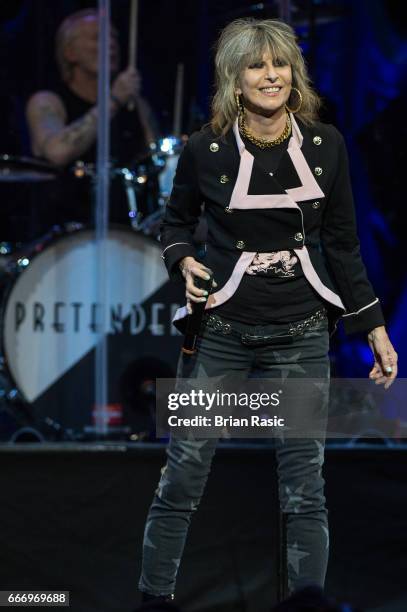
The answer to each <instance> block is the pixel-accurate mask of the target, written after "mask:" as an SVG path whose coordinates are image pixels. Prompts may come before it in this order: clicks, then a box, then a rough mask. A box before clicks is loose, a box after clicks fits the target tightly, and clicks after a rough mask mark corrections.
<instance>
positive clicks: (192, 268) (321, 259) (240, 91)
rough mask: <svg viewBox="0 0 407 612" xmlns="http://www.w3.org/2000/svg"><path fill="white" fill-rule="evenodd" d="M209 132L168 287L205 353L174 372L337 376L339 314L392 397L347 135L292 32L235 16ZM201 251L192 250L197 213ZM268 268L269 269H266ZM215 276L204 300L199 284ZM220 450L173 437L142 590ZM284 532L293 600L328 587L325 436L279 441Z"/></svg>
mask: <svg viewBox="0 0 407 612" xmlns="http://www.w3.org/2000/svg"><path fill="white" fill-rule="evenodd" d="M215 64H216V93H215V96H214V99H213V116H212V120H211V123H210V125H208V126H206V127H204V128H203V129H202V130H201V131H200V132H198V133H195V134H193V135H192V136H191V138H190V139H189V141H188V143H187V145H186V147H185V149H184V151H183V153H182V155H181V157H180V160H179V164H178V169H177V173H176V176H175V179H174V186H173V191H172V195H171V198H170V200H169V202H168V205H167V209H166V214H165V219H164V222H163V226H162V235H161V240H162V245H163V258H164V261H165V264H166V266H167V268H168V271H169V274H170V277H171V278H173V279H177V278H180V279H182V278H183V279H184V280H185V284H186V298H187V304H186V306H184V307H182V308H180V309H179V310H178V311H177V313H176V315H175V318H174V324H175V325H176V326H177V328H178V329H180V330H181V331H183V330H184V329H185V324H186V321H187V318H188V314H189V313H190V312H191V306H192V303H199V302H202V303H205V315H204V324H203V326H202V329H201V332H200V334H199V338H198V342H197V351H196V352H195V353H194V354H192V355H188V354H185V353H182V354H181V357H180V360H179V364H178V373H177V374H178V377H179V378H189V377H197V376H199V377H215V376H222V375H224V374H228V373H230V372H233V373H235V374H237V375H239V376H241V377H248V376H250V374H251V373H252V372H253V371H256V375H257V377H259V376H260V377H263V378H280V379H283V380H285V379H287V378H288V379H295V378H298V379H306V378H314V379H315V378H318V379H323V380H328V379H329V358H328V349H329V335H330V333H333V332H334V331H335V329H336V323H337V321H338V319H339V318H342V320H343V323H344V326H345V330H346V332H347V333H354V332H365V333H367V337H368V342H369V345H370V347H371V349H372V353H373V358H374V364H373V367H372V369H371V371H370V374H369V376H370V378H371V379H372V380H373V381H375V382H376V383H377V384H384V386H385V388H388V387H389V385H390V384H391V383H392V382H393V380H394V378H395V377H396V375H397V354H396V353H395V351H394V349H393V346H392V344H391V342H390V340H389V337H388V335H387V333H386V329H385V326H384V319H383V314H382V311H381V307H380V303H379V300H378V298H377V297H376V296H375V294H374V292H373V289H372V286H371V284H370V282H369V280H368V278H367V275H366V270H365V267H364V264H363V262H362V259H361V256H360V250H359V240H358V237H357V232H356V225H355V214H354V205H353V199H352V190H351V186H350V180H349V171H348V161H347V153H346V148H345V144H344V140H343V138H342V136H341V135H340V133H339V132H338V131H337V129H336V128H335V127H334V126H332V125H327V124H323V123H321V122H319V121H318V114H317V113H318V107H319V105H320V100H319V97H318V95H317V94H316V92H315V91H314V90H313V89H312V87H311V84H310V79H309V77H308V75H307V72H306V67H305V63H304V59H303V57H302V54H301V50H300V48H299V46H298V44H297V42H296V38H295V34H294V32H293V30H292V29H291V27H290V26H288V25H286V24H285V23H282V22H280V21H276V20H262V21H259V20H253V19H240V20H237V21H234V22H233V23H231V24H229V25H228V26H227V27H226V28H225V29H224V31H223V32H222V33H221V36H220V38H219V42H218V46H217V53H216V58H215ZM203 202H205V216H206V220H207V224H208V237H207V243H206V255H205V258H204V260H203V261H199V257H198V255H197V253H196V250H195V246H194V243H193V240H192V234H193V230H194V228H195V226H196V224H197V222H198V218H199V215H200V211H201V205H202V203H203ZM259 261H261V262H262V265H261V266H259V265H257V264H258V262H259ZM209 271H212V272H213V275H214V284H213V286H212V289H211V290H210V291H209V295H208V294H207V293H208V292H206V291H205V290H203V289H200V288H198V287H197V281H196V279H197V278H199V279H205V278H208V272H209ZM216 442H217V440H216V439H198V440H193V439H189V440H182V439H177V438H175V437H171V439H170V443H169V445H168V449H167V456H168V459H167V463H166V465H165V467H164V468H163V470H162V475H161V479H160V482H159V485H158V488H157V490H156V492H155V496H154V499H153V502H152V505H151V507H150V511H149V515H148V518H147V523H146V530H145V538H144V553H143V569H142V575H141V578H140V582H139V588H140V590H141V591H143V597H144V599H146V600H148V599H152V598H157V597H158V598H160V597H161V598H162V599H171V598H172V597H173V593H174V589H175V579H176V573H177V569H178V566H179V563H180V560H181V555H182V551H183V547H184V543H185V539H186V535H187V530H188V526H189V523H190V520H191V516H192V514H193V512H194V511H195V510H196V509H197V508H198V505H199V502H200V499H201V497H202V494H203V491H204V486H205V483H206V480H207V477H208V474H209V471H210V465H211V460H212V457H213V454H214V452H215V448H216ZM276 455H277V461H278V478H279V496H280V506H281V511H282V513H283V517H284V519H285V525H286V546H287V550H286V553H287V555H286V556H287V574H288V590H289V591H290V592H292V591H294V590H296V589H298V588H300V587H303V586H305V585H307V584H316V585H319V586H323V585H324V580H325V573H326V568H327V561H328V546H329V545H328V542H329V537H328V521H327V510H326V507H325V497H324V479H323V476H322V465H323V462H324V436H322V437H320V438H319V439H312V438H308V439H307V438H289V437H286V438H285V439H284V440H283V439H277V440H276Z"/></svg>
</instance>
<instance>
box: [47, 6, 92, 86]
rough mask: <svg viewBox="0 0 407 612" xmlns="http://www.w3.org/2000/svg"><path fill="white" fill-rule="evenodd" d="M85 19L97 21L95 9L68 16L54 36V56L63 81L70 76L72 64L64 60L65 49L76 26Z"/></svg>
mask: <svg viewBox="0 0 407 612" xmlns="http://www.w3.org/2000/svg"><path fill="white" fill-rule="evenodd" d="M86 17H94V18H95V19H98V11H97V9H93V8H88V9H82V10H81V11H76V13H72V15H68V17H66V18H65V19H64V20H63V22H62V23H61V25H60V26H59V28H58V30H57V33H56V36H55V55H56V60H57V64H58V68H59V71H60V73H61V76H62V79H63V80H64V81H69V80H70V78H71V74H72V64H71V62H69V61H68V60H67V59H66V56H65V49H66V47H67V45H68V44H69V43H70V42H71V40H72V37H73V35H74V33H75V29H76V27H77V25H78V24H79V23H80V22H81V21H82V20H83V19H85V18H86Z"/></svg>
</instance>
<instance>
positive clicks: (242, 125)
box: [239, 113, 291, 149]
mask: <svg viewBox="0 0 407 612" xmlns="http://www.w3.org/2000/svg"><path fill="white" fill-rule="evenodd" d="M286 115H287V120H286V123H285V128H284V131H283V132H282V134H280V136H278V138H274V140H266V138H260V137H258V136H254V134H252V133H251V132H250V131H249V129H248V127H247V125H246V121H245V118H244V114H243V113H242V114H240V116H239V131H240V133H241V134H242V136H245V138H247V140H250V142H252V143H253V144H254V145H256V147H259V148H260V149H268V148H270V147H275V146H276V145H279V144H281V143H282V142H284V140H286V139H287V138H288V137H289V135H290V134H291V119H290V115H289V114H288V113H286Z"/></svg>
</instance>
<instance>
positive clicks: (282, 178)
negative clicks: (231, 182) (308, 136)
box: [229, 114, 324, 209]
mask: <svg viewBox="0 0 407 612" xmlns="http://www.w3.org/2000/svg"><path fill="white" fill-rule="evenodd" d="M290 118H291V122H292V135H291V138H290V140H289V143H288V149H287V151H286V152H285V153H284V154H283V156H282V158H281V160H280V163H279V166H278V168H277V170H276V172H275V173H274V174H273V175H271V174H270V173H268V172H267V171H266V169H265V168H263V167H262V166H261V165H260V164H257V163H255V162H254V157H253V155H252V154H251V153H250V152H249V151H248V150H247V149H246V147H245V145H244V142H243V140H242V138H241V136H240V133H239V129H238V125H237V121H236V122H235V125H234V126H233V133H234V135H235V139H236V144H237V147H238V150H239V153H240V164H239V173H238V176H237V179H236V183H235V187H234V190H233V193H232V198H231V201H230V205H229V206H230V208H240V209H247V208H282V207H288V208H296V207H297V204H296V202H301V201H305V200H311V199H314V198H321V197H324V193H323V191H322V190H321V188H320V187H319V185H318V183H317V182H316V180H315V178H314V176H313V174H312V172H311V170H310V167H309V166H308V164H307V161H306V159H305V157H304V155H303V153H302V150H301V147H302V143H303V135H302V133H301V131H300V129H299V127H298V125H297V122H296V121H295V118H294V116H293V115H292V114H290ZM261 175H262V178H264V179H265V180H264V181H263V180H262V178H261ZM252 176H253V179H257V181H256V184H257V183H260V184H259V191H260V190H263V185H264V192H263V193H260V194H249V187H250V182H251V179H252Z"/></svg>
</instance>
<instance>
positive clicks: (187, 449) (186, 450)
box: [178, 434, 208, 463]
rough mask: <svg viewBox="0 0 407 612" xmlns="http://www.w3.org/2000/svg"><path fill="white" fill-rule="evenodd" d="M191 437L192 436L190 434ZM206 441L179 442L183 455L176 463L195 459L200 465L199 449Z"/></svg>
mask: <svg viewBox="0 0 407 612" xmlns="http://www.w3.org/2000/svg"><path fill="white" fill-rule="evenodd" d="M191 435H192V434H191ZM207 442H208V440H200V441H199V442H198V440H194V441H192V440H179V445H180V446H182V449H183V453H182V455H181V457H180V458H179V459H178V463H184V461H188V459H195V461H198V462H199V463H202V457H201V453H200V449H201V448H202V447H203V446H205V444H207Z"/></svg>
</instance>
